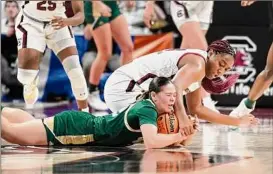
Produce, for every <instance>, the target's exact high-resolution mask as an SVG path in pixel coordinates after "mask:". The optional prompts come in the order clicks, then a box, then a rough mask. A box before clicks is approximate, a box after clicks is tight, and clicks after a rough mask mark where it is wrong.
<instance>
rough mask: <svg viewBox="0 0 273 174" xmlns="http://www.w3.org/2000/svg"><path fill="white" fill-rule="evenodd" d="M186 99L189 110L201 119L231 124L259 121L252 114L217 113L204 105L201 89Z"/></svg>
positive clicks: (240, 124) (241, 124) (242, 124)
mask: <svg viewBox="0 0 273 174" xmlns="http://www.w3.org/2000/svg"><path fill="white" fill-rule="evenodd" d="M186 99H187V106H188V109H189V112H190V113H191V114H193V115H197V116H198V118H200V119H204V120H207V121H209V122H212V123H218V124H224V125H231V126H250V125H255V124H257V123H258V120H257V119H256V118H255V117H254V116H253V115H251V114H246V115H244V116H242V117H240V118H237V117H231V116H228V115H225V114H221V113H217V112H215V111H213V110H211V109H209V108H207V107H205V106H203V105H202V103H201V96H200V89H198V90H196V91H194V92H192V93H189V94H187V96H186Z"/></svg>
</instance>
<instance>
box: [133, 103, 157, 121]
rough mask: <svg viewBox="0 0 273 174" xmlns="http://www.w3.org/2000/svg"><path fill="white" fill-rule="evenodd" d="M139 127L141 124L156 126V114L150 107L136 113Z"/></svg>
mask: <svg viewBox="0 0 273 174" xmlns="http://www.w3.org/2000/svg"><path fill="white" fill-rule="evenodd" d="M137 114H138V118H139V126H141V125H143V124H152V125H155V126H157V112H156V110H155V109H154V108H152V107H143V108H141V109H140V110H139V111H138V112H137Z"/></svg>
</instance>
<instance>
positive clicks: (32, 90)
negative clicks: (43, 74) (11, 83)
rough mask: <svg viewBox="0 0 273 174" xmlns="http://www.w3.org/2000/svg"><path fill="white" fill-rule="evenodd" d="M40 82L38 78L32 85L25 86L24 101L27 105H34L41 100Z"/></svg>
mask: <svg viewBox="0 0 273 174" xmlns="http://www.w3.org/2000/svg"><path fill="white" fill-rule="evenodd" d="M38 81H39V78H36V79H35V80H34V81H33V82H32V83H31V84H29V85H24V92H23V96H24V100H25V102H26V105H29V106H31V105H34V104H35V103H36V101H37V100H38V98H39V90H38V87H37V85H38Z"/></svg>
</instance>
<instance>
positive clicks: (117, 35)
mask: <svg viewBox="0 0 273 174" xmlns="http://www.w3.org/2000/svg"><path fill="white" fill-rule="evenodd" d="M110 26H111V31H112V35H113V38H114V39H115V40H116V42H117V43H118V45H119V46H120V47H121V50H125V51H132V50H133V42H132V39H131V35H130V32H129V29H128V23H127V21H126V19H125V17H124V16H123V15H119V16H118V17H116V18H115V19H114V20H112V21H111V22H110Z"/></svg>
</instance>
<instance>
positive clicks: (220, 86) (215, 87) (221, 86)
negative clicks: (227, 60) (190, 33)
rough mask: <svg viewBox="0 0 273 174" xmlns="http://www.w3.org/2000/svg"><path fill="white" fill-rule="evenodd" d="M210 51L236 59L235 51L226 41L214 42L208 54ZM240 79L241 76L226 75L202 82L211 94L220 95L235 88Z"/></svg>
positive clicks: (205, 79)
mask: <svg viewBox="0 0 273 174" xmlns="http://www.w3.org/2000/svg"><path fill="white" fill-rule="evenodd" d="M210 50H213V51H214V52H215V54H229V55H231V56H232V57H233V58H234V59H235V51H234V49H233V48H232V47H231V46H230V44H229V43H228V41H226V40H217V41H214V42H212V43H211V44H210V45H209V47H208V50H207V52H208V51H210ZM238 78H239V74H231V75H224V76H223V77H217V78H214V79H208V78H206V77H205V78H204V79H203V80H202V86H203V88H204V89H205V90H206V91H207V92H209V93H212V94H220V93H223V92H225V91H226V90H228V89H229V88H230V87H231V86H233V85H234V84H235V83H236V81H237V79H238Z"/></svg>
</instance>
